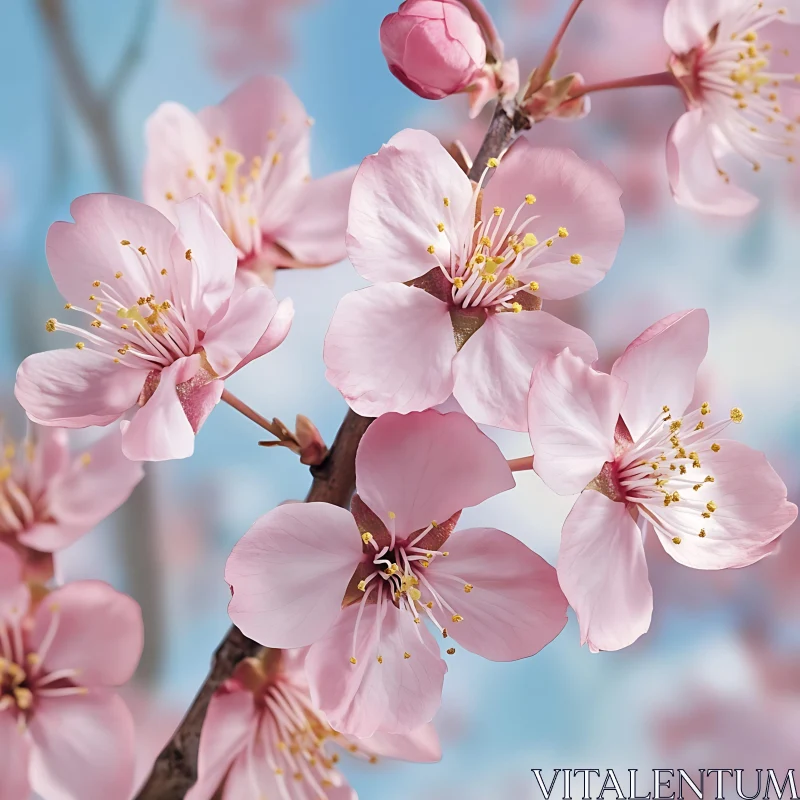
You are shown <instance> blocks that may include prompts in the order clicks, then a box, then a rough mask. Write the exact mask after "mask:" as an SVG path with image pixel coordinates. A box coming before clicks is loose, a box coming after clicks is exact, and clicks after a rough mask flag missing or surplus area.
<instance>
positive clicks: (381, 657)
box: [378, 656, 383, 664]
mask: <svg viewBox="0 0 800 800" xmlns="http://www.w3.org/2000/svg"><path fill="white" fill-rule="evenodd" d="M378 663H379V664H383V656H378Z"/></svg>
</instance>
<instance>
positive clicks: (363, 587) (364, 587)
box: [358, 581, 367, 592]
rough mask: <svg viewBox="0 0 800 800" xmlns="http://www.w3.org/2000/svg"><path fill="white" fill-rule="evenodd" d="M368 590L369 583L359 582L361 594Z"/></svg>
mask: <svg viewBox="0 0 800 800" xmlns="http://www.w3.org/2000/svg"><path fill="white" fill-rule="evenodd" d="M366 588H367V582H366V581H359V582H358V591H359V592H363V591H365V590H366Z"/></svg>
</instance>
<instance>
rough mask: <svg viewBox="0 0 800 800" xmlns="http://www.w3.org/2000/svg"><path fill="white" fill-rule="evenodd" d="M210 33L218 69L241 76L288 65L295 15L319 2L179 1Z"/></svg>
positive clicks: (215, 63) (282, 0)
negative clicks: (283, 64)
mask: <svg viewBox="0 0 800 800" xmlns="http://www.w3.org/2000/svg"><path fill="white" fill-rule="evenodd" d="M176 2H177V4H178V6H179V8H182V9H185V10H186V11H189V12H192V13H195V14H196V15H197V16H198V17H199V18H200V19H201V20H202V22H203V24H204V26H205V27H206V30H207V39H208V43H209V45H210V46H209V48H207V50H208V51H209V52H210V53H211V59H212V61H213V63H214V65H215V66H216V67H217V69H219V71H220V72H221V73H222V74H224V75H238V74H241V73H242V72H246V71H248V70H250V69H262V68H264V67H273V66H275V65H276V64H279V63H284V62H286V61H288V60H289V58H290V57H291V47H290V39H291V36H290V30H289V28H290V25H291V15H292V14H293V13H296V12H297V11H300V10H301V9H303V8H304V7H306V6H310V5H312V3H314V2H316V0H176Z"/></svg>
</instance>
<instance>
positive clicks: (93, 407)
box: [14, 350, 146, 428]
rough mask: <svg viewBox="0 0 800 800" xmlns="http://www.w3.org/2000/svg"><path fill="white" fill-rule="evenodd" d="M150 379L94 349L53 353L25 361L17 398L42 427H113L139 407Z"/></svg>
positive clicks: (19, 378) (20, 375)
mask: <svg viewBox="0 0 800 800" xmlns="http://www.w3.org/2000/svg"><path fill="white" fill-rule="evenodd" d="M145 375H146V372H145V371H144V370H140V369H133V368H129V367H123V366H122V365H121V364H115V363H114V362H113V361H112V360H111V359H109V358H105V357H104V356H101V355H99V354H98V353H95V352H93V351H92V350H49V351H48V352H46V353H35V354H34V355H32V356H28V357H27V358H26V359H25V360H24V361H23V362H22V364H21V365H20V367H19V369H18V370H17V383H16V386H15V387H14V395H15V396H16V398H17V400H19V402H20V405H21V406H22V407H23V408H24V409H25V411H26V412H27V414H28V417H29V418H30V419H31V420H33V421H34V422H38V423H39V424H41V425H56V426H58V427H61V428H86V427H88V426H90V425H108V424H109V423H111V422H114V420H116V419H119V417H120V416H121V415H122V414H124V413H125V412H126V411H127V410H128V409H129V408H131V406H133V405H135V404H136V401H137V399H138V397H139V393H140V392H141V390H142V385H143V384H144V379H145Z"/></svg>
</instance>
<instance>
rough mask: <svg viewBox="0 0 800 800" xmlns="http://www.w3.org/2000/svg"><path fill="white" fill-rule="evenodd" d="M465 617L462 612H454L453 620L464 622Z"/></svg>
mask: <svg viewBox="0 0 800 800" xmlns="http://www.w3.org/2000/svg"><path fill="white" fill-rule="evenodd" d="M463 621H464V617H462V616H461V614H453V622H463Z"/></svg>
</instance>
